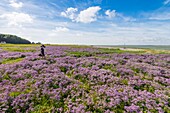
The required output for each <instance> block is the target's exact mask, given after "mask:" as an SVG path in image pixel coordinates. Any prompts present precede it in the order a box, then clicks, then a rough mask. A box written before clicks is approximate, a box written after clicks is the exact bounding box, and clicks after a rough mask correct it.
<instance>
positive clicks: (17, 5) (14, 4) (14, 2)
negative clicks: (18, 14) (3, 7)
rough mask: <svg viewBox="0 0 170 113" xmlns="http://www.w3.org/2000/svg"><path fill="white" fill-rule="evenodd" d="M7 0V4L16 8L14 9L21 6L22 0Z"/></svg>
mask: <svg viewBox="0 0 170 113" xmlns="http://www.w3.org/2000/svg"><path fill="white" fill-rule="evenodd" d="M9 2H10V4H9V5H10V6H12V7H14V8H16V9H18V8H21V7H23V3H22V2H17V1H16V0H10V1H9Z"/></svg>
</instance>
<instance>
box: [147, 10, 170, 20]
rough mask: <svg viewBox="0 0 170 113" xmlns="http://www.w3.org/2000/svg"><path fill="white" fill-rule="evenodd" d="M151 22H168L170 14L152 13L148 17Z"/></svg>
mask: <svg viewBox="0 0 170 113" xmlns="http://www.w3.org/2000/svg"><path fill="white" fill-rule="evenodd" d="M149 19H151V20H170V12H162V13H153V14H151V16H150V17H149Z"/></svg>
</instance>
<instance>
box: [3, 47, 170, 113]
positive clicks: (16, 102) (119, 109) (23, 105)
mask: <svg viewBox="0 0 170 113" xmlns="http://www.w3.org/2000/svg"><path fill="white" fill-rule="evenodd" d="M45 52H46V58H42V57H40V56H38V54H39V48H37V51H35V52H29V51H28V52H12V51H11V52H10V51H4V50H2V49H0V56H1V59H2V61H1V64H0V113H170V55H169V54H144V53H128V52H122V51H120V50H115V51H111V50H109V49H99V48H92V47H82V48H81V47H72V46H47V47H46V49H45ZM11 60H13V61H16V62H15V63H11V62H10V63H9V61H11ZM17 60H18V61H17ZM3 61H4V62H8V63H3Z"/></svg>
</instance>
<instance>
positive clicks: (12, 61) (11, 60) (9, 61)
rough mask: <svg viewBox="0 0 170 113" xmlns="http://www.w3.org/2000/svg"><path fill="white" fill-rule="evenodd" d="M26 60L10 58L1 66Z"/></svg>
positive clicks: (4, 60)
mask: <svg viewBox="0 0 170 113" xmlns="http://www.w3.org/2000/svg"><path fill="white" fill-rule="evenodd" d="M23 59H24V58H8V59H3V60H2V62H1V64H14V63H17V62H20V61H22V60H23Z"/></svg>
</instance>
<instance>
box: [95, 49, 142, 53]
mask: <svg viewBox="0 0 170 113" xmlns="http://www.w3.org/2000/svg"><path fill="white" fill-rule="evenodd" d="M98 50H99V51H100V52H98V53H102V54H112V53H134V54H142V53H145V51H128V50H120V49H118V48H117V49H113V48H111V49H110V48H99V49H98Z"/></svg>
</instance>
